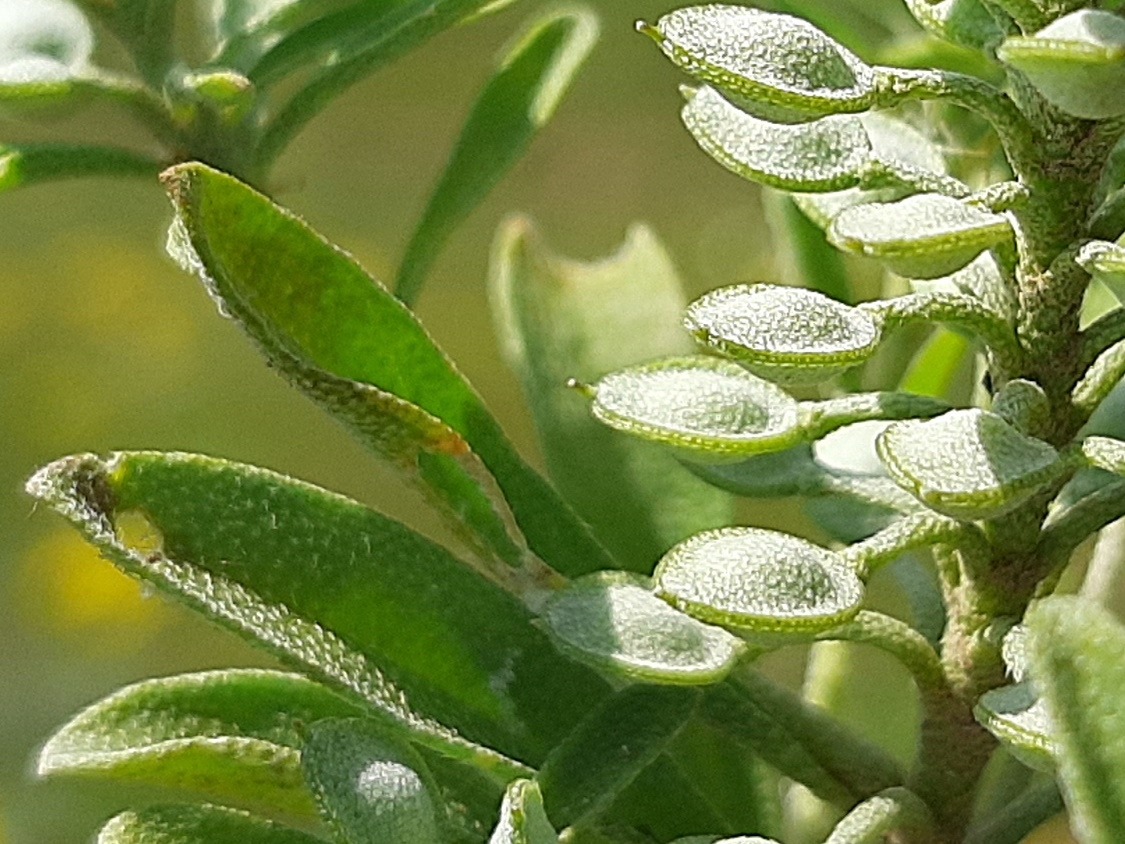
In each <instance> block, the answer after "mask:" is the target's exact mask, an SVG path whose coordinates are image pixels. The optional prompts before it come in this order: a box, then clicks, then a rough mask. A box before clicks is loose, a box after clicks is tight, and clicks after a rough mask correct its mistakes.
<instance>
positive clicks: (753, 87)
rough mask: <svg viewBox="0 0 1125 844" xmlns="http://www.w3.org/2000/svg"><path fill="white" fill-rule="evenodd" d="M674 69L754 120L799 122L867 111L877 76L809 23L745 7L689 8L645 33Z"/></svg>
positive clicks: (646, 30)
mask: <svg viewBox="0 0 1125 844" xmlns="http://www.w3.org/2000/svg"><path fill="white" fill-rule="evenodd" d="M642 31H644V32H645V33H647V34H648V35H650V36H651V37H652V38H653V40H655V41H656V43H657V44H658V45H659V46H660V49H661V50H663V51H664V53H665V55H667V56H668V57H669V58H670V59H671V60H672V62H673V63H674V64H676V65H677V66H679V67H680V68H682V69H683V70H685V71H686V72H688V73H689V74H691V75H692V76H694V77H696V78H697V79H700V80H702V81H703V82H707V83H710V84H712V85H715V86H716V87H718V88H721V89H723V90H725V91H728V92H729V93H731V94H732V95H734V96H736V97H737V98H738V100H739V103H740V104H741V105H743V106H744V107H746V108H748V109H753V110H754V111H755V112H756V113H757V116H759V117H762V118H765V119H767V120H773V121H775V122H786V123H790V122H802V121H805V120H811V119H814V118H816V117H822V116H824V115H827V114H835V113H843V112H857V111H865V110H866V109H867V108H868V107H869V106H870V105H871V101H872V99H873V97H874V94H875V74H874V72H873V71H872V69H871V68H870V67H868V66H867V65H866V64H864V63H863V61H861V60H860V59H859V58H858V57H857V56H856V55H855V54H854V53H852V52H851V51H850V50H847V49H845V48H844V47H842V46H841V45H840V44H838V43H836V42H835V41H834V40H832V39H831V38H829V37H828V36H827V35H825V34H824V33H823V32H821V31H820V30H819V29H817V28H816V27H815V26H813V25H812V24H810V23H808V22H807V21H804V20H801V19H800V18H797V17H792V16H790V15H780V14H773V13H770V12H763V11H760V10H758V9H750V8H746V7H744V6H728V5H719V4H716V5H709V6H691V7H688V8H684V9H677V10H676V11H674V12H672V13H670V14H668V15H665V16H664V17H662V18H661V19H660V20H659V21H658V22H657V24H656V26H655V27H649V26H643V27H642Z"/></svg>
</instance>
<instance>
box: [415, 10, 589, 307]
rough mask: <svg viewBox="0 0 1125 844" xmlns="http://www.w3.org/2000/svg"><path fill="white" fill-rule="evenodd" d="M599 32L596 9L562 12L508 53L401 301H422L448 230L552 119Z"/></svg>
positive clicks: (468, 125)
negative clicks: (419, 295)
mask: <svg viewBox="0 0 1125 844" xmlns="http://www.w3.org/2000/svg"><path fill="white" fill-rule="evenodd" d="M597 37H598V21H597V18H596V17H595V16H594V14H593V13H592V12H590V11H589V10H586V9H581V8H579V9H574V10H566V11H555V12H551V13H549V14H547V15H544V16H543V17H540V18H538V19H536V20H535V21H534V22H533V23H532V24H531V25H530V26H528V27H527V28H526V30H524V31H523V32H522V33H521V34H520V35H519V37H518V38H517V40H516V42H515V46H514V47H512V48H510V49H509V50H508V51H507V52H506V53H505V55H504V56H502V57H501V59H500V61H499V62H498V65H497V68H496V70H495V72H494V73H493V76H492V78H491V79H489V81H488V84H487V85H486V86H485V88H484V90H483V91H482V92H481V95H480V97H479V98H478V99H477V102H476V105H474V106H473V110H472V112H471V113H470V114H469V118H468V120H467V121H466V122H465V125H464V127H463V128H462V129H461V136H460V138H458V140H457V145H456V147H455V148H454V150H453V155H452V157H451V158H450V160H449V163H448V164H447V165H446V168H445V172H444V173H443V174H442V177H441V181H439V182H438V185H437V187H436V188H435V189H434V192H433V194H432V195H431V196H430V201H429V203H428V204H427V205H426V210H425V211H423V212H422V219H421V221H420V222H419V223H418V227H417V228H416V229H415V230H414V234H413V235H412V236H411V238H410V243H409V244H408V245H407V247H406V253H405V255H404V256H403V259H402V264H401V265H400V267H399V271H398V278H397V279H396V280H395V287H394V289H395V294H396V295H397V296H398V297H399V298H400V299H402V301H404V302H406V303H407V304H411V303H413V302H414V301H416V300H417V298H418V294H419V292H420V291H421V288H422V283H423V282H424V281H425V279H426V275H427V273H428V272H429V270H430V267H432V266H433V263H434V261H435V260H436V259H437V256H438V254H439V253H440V251H441V248H442V247H443V246H444V245H445V242H446V240H447V238H448V237H449V235H450V234H451V233H452V232H453V230H454V229H455V228H456V227H457V226H458V225H459V224H460V223H461V221H463V220H464V219H465V218H466V217H467V216H468V215H469V214H470V213H471V212H472V210H473V209H474V208H476V206H477V205H479V204H480V202H481V200H482V199H484V197H485V196H486V195H487V194H488V192H489V191H490V190H492V188H493V186H495V185H496V183H497V182H499V181H500V179H501V178H503V176H504V174H505V173H506V172H507V171H508V170H509V169H510V168H511V166H512V165H513V164H515V162H516V161H518V160H519V158H520V157H521V156H522V155H523V153H524V151H525V150H526V149H527V147H528V145H529V144H530V143H531V140H532V138H534V137H535V134H536V133H537V132H538V131H539V130H540V129H542V128H543V126H544V125H546V123H547V121H549V120H550V119H551V116H552V115H553V114H554V113H555V109H556V108H557V107H558V105H559V102H560V101H561V100H562V98H563V96H564V95H565V94H566V92H567V90H568V89H569V87H570V85H571V82H572V81H573V79H574V76H575V74H577V72H578V70H579V69H580V68H581V67H582V65H583V64H584V63H585V61H586V57H587V56H589V54H590V51H591V50H592V49H593V46H594V42H595V41H596V40H597Z"/></svg>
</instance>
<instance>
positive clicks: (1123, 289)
mask: <svg viewBox="0 0 1125 844" xmlns="http://www.w3.org/2000/svg"><path fill="white" fill-rule="evenodd" d="M1075 261H1077V262H1078V264H1079V266H1081V267H1082V269H1084V270H1086V272H1088V273H1089V274H1090V275H1092V276H1093V277H1094V278H1096V279H1097V280H1098V281H1100V282H1101V283H1102V284H1104V285H1105V286H1106V287H1108V288H1109V290H1110V292H1112V293H1113V295H1114V296H1116V297H1117V298H1118V300H1119V301H1122V302H1125V246H1122V245H1121V244H1120V243H1107V242H1106V241H1104V240H1092V241H1090V242H1089V243H1086V244H1085V245H1083V247H1082V248H1081V249H1080V250H1079V252H1078V256H1077V257H1076V258H1075Z"/></svg>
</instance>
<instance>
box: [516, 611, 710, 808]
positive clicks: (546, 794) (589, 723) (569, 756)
mask: <svg viewBox="0 0 1125 844" xmlns="http://www.w3.org/2000/svg"><path fill="white" fill-rule="evenodd" d="M654 600H655V599H654ZM699 699H700V696H699V694H698V692H697V691H696V690H694V689H684V688H674V687H667V686H649V685H643V684H638V685H633V686H627V687H625V688H624V689H622V690H621V691H620V692H618V693H617V694H616V695H614V696H613V697H611V698H608V699H606V700H605V701H603V702H602V703H601V705H599V706H598V707H597V708H595V709H593V710H592V711H591V712H590V714H589V715H588V716H587V717H586V719H585V720H583V721H582V722H581V723H580V724H579V725H578V726H577V727H576V728H575V729H574V731H573V732H572V733H571V734H570V735H569V736H567V738H566V739H565V740H564V741H563V742H562V743H561V744H560V745H559V746H558V747H556V748H555V749H554V750H553V751H552V752H551V755H550V756H548V757H547V760H546V761H545V762H544V763H543V767H542V768H541V769H540V771H539V774H538V776H537V780H538V781H539V785H540V787H541V788H542V789H543V798H544V801H545V805H546V808H547V814H548V816H549V817H550V818H551V820H552V821H554V823H555V824H556V825H557V826H560V827H561V826H568V825H571V824H579V823H581V822H582V821H583V820H586V819H589V818H591V817H592V816H594V815H596V814H597V813H598V812H600V811H601V810H603V809H605V808H606V807H608V806H609V804H610V803H611V802H612V801H613V800H614V799H615V798H616V797H617V795H619V794H620V793H621V792H622V791H623V790H624V789H625V788H626V786H628V785H629V783H631V782H632V781H633V780H634V779H635V778H636V777H637V775H638V774H639V773H640V772H641V771H642V770H644V769H645V768H646V767H648V766H649V765H650V764H652V762H653V761H654V760H655V759H656V758H657V757H658V756H659V755H660V754H661V753H663V752H664V750H665V749H666V748H667V747H668V746H669V744H670V743H671V742H672V740H673V739H674V738H675V737H676V735H677V734H678V733H679V731H680V730H681V729H682V728H683V727H684V725H685V724H686V723H687V722H688V720H689V719H690V718H691V716H692V714H693V713H694V712H695V707H696V705H697V704H698V702H699Z"/></svg>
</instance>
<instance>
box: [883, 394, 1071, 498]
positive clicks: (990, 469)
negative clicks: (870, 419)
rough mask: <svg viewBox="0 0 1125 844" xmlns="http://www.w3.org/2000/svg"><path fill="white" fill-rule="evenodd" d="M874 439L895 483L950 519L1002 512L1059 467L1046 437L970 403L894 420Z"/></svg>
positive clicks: (1039, 486) (1044, 482) (1051, 476)
mask: <svg viewBox="0 0 1125 844" xmlns="http://www.w3.org/2000/svg"><path fill="white" fill-rule="evenodd" d="M876 445H877V448H878V452H879V458H880V459H881V460H882V461H883V465H884V466H886V468H887V472H888V474H890V476H891V478H892V479H894V481H895V482H896V483H898V484H899V486H901V487H902V488H903V489H905V490H907V491H908V492H910V493H911V494H913V495H914V496H915V497H916V498H918V500H920V501H921V502H922V503H923V504H925V505H927V506H928V507H931V508H932V509H934V510H937V511H938V512H939V513H945V514H946V515H948V516H952V517H954V518H958V519H989V518H993V517H995V516H999V515H1003V514H1004V513H1007V512H1010V511H1011V510H1014V509H1015V508H1017V507H1019V506H1020V505H1021V504H1022V503H1023V502H1024V501H1026V500H1027V499H1028V498H1029V497H1031V496H1032V495H1034V494H1035V493H1036V492H1038V491H1039V490H1040V489H1042V488H1043V487H1045V486H1046V485H1047V484H1049V483H1050V482H1051V481H1052V480H1054V479H1055V477H1056V476H1057V474H1058V472H1059V471H1060V469H1062V468H1063V463H1062V461H1061V460H1060V459H1059V454H1058V452H1057V451H1055V449H1054V448H1052V447H1051V446H1050V445H1049V444H1048V443H1045V442H1043V441H1042V440H1038V439H1035V438H1033V437H1029V436H1026V435H1025V434H1021V433H1020V432H1019V431H1017V430H1016V429H1015V428H1013V427H1012V426H1011V425H1010V424H1009V423H1008V422H1007V421H1005V420H1004V419H1003V418H1001V417H1000V416H998V415H996V414H995V413H989V412H987V411H984V410H980V409H977V408H970V409H968V410H951V411H949V412H948V413H946V414H943V415H942V416H938V417H937V418H935V419H927V420H924V421H923V420H907V421H902V422H895V423H894V424H892V425H890V426H889V427H888V428H887V430H886V431H884V432H883V433H882V435H880V437H879V439H878V440H877V442H876Z"/></svg>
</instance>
